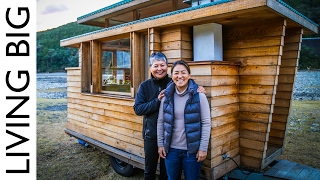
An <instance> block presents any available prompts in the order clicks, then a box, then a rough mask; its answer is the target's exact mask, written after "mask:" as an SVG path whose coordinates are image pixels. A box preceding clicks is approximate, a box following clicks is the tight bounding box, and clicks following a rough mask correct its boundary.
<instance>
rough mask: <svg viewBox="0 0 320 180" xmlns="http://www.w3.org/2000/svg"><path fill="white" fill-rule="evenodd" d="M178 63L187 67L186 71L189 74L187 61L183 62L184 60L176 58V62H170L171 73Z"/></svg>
mask: <svg viewBox="0 0 320 180" xmlns="http://www.w3.org/2000/svg"><path fill="white" fill-rule="evenodd" d="M178 64H181V65H183V66H185V67H186V68H187V70H188V73H189V74H191V71H190V67H189V65H188V63H187V62H185V61H184V60H178V61H176V62H174V63H173V64H172V68H171V74H172V73H173V69H174V68H175V67H176V66H177V65H178Z"/></svg>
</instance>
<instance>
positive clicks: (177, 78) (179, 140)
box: [157, 60, 211, 180]
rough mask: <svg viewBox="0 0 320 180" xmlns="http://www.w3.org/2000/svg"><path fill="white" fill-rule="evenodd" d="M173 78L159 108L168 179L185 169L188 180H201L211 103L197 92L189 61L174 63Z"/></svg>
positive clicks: (160, 146) (159, 130)
mask: <svg viewBox="0 0 320 180" xmlns="http://www.w3.org/2000/svg"><path fill="white" fill-rule="evenodd" d="M171 77H172V80H173V83H171V84H170V85H168V87H167V88H166V90H165V92H164V98H163V99H162V100H161V104H160V109H159V117H158V125H157V136H158V153H159V156H160V157H161V158H164V159H165V166H166V169H167V175H168V179H169V180H180V179H181V173H182V170H183V171H184V177H185V179H186V180H189V179H190V180H198V179H199V177H200V169H201V165H202V161H203V160H204V159H205V158H206V157H207V149H208V144H209V138H210V130H211V118H210V108H209V103H208V100H207V98H206V96H205V95H204V94H202V93H198V92H197V91H196V89H197V88H198V85H197V84H196V83H195V81H194V80H192V79H190V77H191V76H190V68H189V66H188V64H187V63H186V62H184V61H182V60H180V61H176V62H175V63H173V65H172V69H171Z"/></svg>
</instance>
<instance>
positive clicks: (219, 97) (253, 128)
mask: <svg viewBox="0 0 320 180" xmlns="http://www.w3.org/2000/svg"><path fill="white" fill-rule="evenodd" d="M301 36H302V31H301V29H287V30H286V21H285V20H284V19H278V20H273V21H266V22H258V23H257V22H255V23H252V22H248V24H241V25H239V24H238V25H232V26H223V46H224V47H223V53H224V54H223V57H224V61H206V62H192V61H191V60H192V29H191V28H190V27H187V26H174V27H167V28H161V29H160V28H150V29H148V42H149V45H148V46H149V53H152V52H154V51H162V52H163V53H164V54H165V55H166V56H167V57H168V59H169V62H174V61H176V60H179V59H184V60H186V61H189V64H190V67H191V77H192V78H193V79H195V81H196V82H197V83H198V84H199V85H201V86H204V87H205V89H206V91H207V94H206V96H207V98H208V101H209V104H210V107H211V118H212V119H211V120H212V121H211V122H212V130H211V139H210V145H209V151H208V152H209V154H208V157H207V159H206V160H205V161H204V163H203V170H204V171H205V173H206V176H207V178H209V179H218V178H220V177H221V176H222V175H224V174H226V173H227V172H229V171H231V170H232V169H234V168H236V164H235V163H234V162H233V161H231V160H229V159H223V158H222V154H226V155H228V156H230V157H232V158H233V159H234V160H235V161H236V162H237V163H238V164H240V165H241V166H246V167H249V168H252V169H255V170H261V169H262V168H263V167H265V166H266V165H268V163H271V162H272V161H271V160H272V158H277V156H274V155H273V153H274V152H279V150H280V152H281V150H282V147H283V142H284V137H285V131H286V123H287V120H288V115H289V109H290V106H291V97H292V90H293V83H294V77H295V74H296V69H297V65H298V63H297V61H298V57H299V51H300V44H301ZM131 37H132V38H133V39H134V40H133V41H134V42H135V44H138V45H139V44H140V41H141V40H139V38H140V37H141V36H140V35H139V34H138V33H137V34H135V33H132V34H131ZM138 40H139V41H138ZM88 47H89V44H88V43H87V44H83V46H82V47H81V48H82V52H83V53H84V54H83V55H82V67H83V66H84V61H83V59H85V58H88V57H90V56H89V55H88V54H90V53H89V52H88V51H87V49H88ZM135 51H139V49H135ZM136 59H139V58H138V57H137V58H136ZM236 61H237V63H236ZM137 66H139V65H137ZM169 72H170V68H169ZM85 73H87V72H85ZM135 74H137V73H135ZM82 89H83V85H82ZM67 91H68V122H67V125H66V127H67V128H68V129H70V130H73V131H76V132H79V133H81V134H83V135H86V136H88V137H90V138H93V139H96V140H98V141H101V142H103V143H105V144H108V145H111V146H113V147H116V148H119V149H122V150H125V151H127V152H129V153H132V154H134V155H138V156H140V157H144V152H143V139H142V134H141V130H142V116H136V115H135V113H134V111H133V108H132V106H133V104H134V99H132V98H128V99H125V98H115V97H109V96H104V95H97V94H96V95H94V94H89V93H81V68H69V69H68V88H67ZM82 92H83V91H82Z"/></svg>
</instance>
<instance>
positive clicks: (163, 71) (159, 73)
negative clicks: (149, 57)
mask: <svg viewBox="0 0 320 180" xmlns="http://www.w3.org/2000/svg"><path fill="white" fill-rule="evenodd" d="M167 70H168V65H167V63H166V62H165V61H163V60H159V61H157V60H155V61H153V62H152V65H151V67H150V72H151V74H152V75H153V76H154V77H155V78H157V79H163V78H164V77H166V75H167Z"/></svg>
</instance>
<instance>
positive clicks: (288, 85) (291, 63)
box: [269, 29, 303, 146]
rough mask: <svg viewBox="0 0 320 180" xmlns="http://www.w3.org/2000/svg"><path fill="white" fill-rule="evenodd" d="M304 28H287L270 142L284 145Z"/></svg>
mask: <svg viewBox="0 0 320 180" xmlns="http://www.w3.org/2000/svg"><path fill="white" fill-rule="evenodd" d="M302 34H303V31H302V29H287V30H286V35H285V38H284V49H283V55H282V58H281V66H280V73H279V80H278V87H277V94H276V102H275V105H274V112H273V114H272V125H271V130H270V138H269V142H270V143H272V144H275V145H278V146H283V145H284V144H283V143H284V138H285V134H286V128H287V122H288V118H289V114H290V108H291V100H292V94H293V88H294V80H295V75H296V72H297V68H298V61H299V56H300V55H299V54H300V49H301V42H302Z"/></svg>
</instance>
